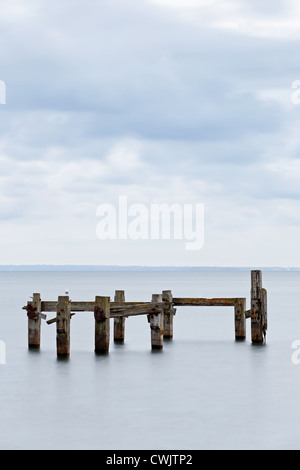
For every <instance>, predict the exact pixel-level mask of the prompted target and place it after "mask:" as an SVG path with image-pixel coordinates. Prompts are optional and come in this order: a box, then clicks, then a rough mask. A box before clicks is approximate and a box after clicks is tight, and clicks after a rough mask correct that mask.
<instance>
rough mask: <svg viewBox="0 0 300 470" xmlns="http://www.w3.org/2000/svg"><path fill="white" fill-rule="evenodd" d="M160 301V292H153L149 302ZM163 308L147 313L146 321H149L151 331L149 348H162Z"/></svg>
mask: <svg viewBox="0 0 300 470" xmlns="http://www.w3.org/2000/svg"><path fill="white" fill-rule="evenodd" d="M156 302H162V295H161V294H153V295H152V300H151V303H154V304H155V303H156ZM163 321H164V320H163V309H161V311H160V312H159V313H150V314H149V315H148V322H149V323H150V331H151V348H152V349H162V348H163V342H164V336H163V334H164V330H163V328H164V324H163Z"/></svg>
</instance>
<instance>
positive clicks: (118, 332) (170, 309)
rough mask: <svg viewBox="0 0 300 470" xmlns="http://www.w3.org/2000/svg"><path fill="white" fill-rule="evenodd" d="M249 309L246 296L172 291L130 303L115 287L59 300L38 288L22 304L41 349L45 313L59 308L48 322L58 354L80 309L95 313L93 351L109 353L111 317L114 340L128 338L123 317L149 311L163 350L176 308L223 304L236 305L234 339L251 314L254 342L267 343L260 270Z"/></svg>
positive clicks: (154, 339) (156, 343)
mask: <svg viewBox="0 0 300 470" xmlns="http://www.w3.org/2000/svg"><path fill="white" fill-rule="evenodd" d="M250 297H251V298H250V309H249V310H246V298H212V299H207V298H200V297H197V298H187V297H173V295H172V291H171V290H164V291H162V293H161V294H153V295H152V298H151V302H126V301H125V292H124V291H122V290H116V291H115V296H114V300H113V301H111V299H110V297H103V296H96V297H95V300H94V301H71V300H70V299H69V296H67V295H65V296H59V297H58V300H57V301H43V300H41V296H40V294H38V293H35V294H33V297H32V300H30V301H28V302H27V305H26V306H25V307H23V309H25V310H26V311H27V317H28V347H29V349H39V348H40V337H41V320H42V319H46V315H45V314H46V313H49V312H56V316H55V317H54V318H52V319H50V320H48V321H47V324H48V325H51V324H52V323H56V349H57V356H58V357H69V355H70V329H71V328H70V325H71V318H72V316H73V315H75V314H77V313H79V312H94V320H95V353H96V354H108V352H109V342H110V320H111V319H113V321H114V341H115V342H116V343H124V340H125V319H126V318H128V317H131V316H137V315H147V319H148V322H149V324H150V338H151V349H152V350H155V349H158V350H162V349H163V342H164V340H166V339H172V338H173V319H174V315H175V313H176V310H177V309H176V308H175V307H182V306H194V307H200V306H204V307H208V306H214V307H216V306H222V307H233V308H234V327H235V339H236V340H237V341H241V340H245V339H246V320H247V318H250V319H251V341H252V343H254V344H264V343H265V342H266V332H267V291H266V289H264V288H263V287H262V273H261V271H260V270H253V271H251V291H250Z"/></svg>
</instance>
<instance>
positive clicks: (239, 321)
mask: <svg viewBox="0 0 300 470" xmlns="http://www.w3.org/2000/svg"><path fill="white" fill-rule="evenodd" d="M245 312H246V299H244V298H240V299H236V301H235V304H234V323H235V339H236V340H237V341H238V340H244V339H246V313H245Z"/></svg>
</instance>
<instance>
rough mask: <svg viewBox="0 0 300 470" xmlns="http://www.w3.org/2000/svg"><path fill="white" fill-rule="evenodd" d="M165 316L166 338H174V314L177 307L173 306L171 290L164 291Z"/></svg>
mask: <svg viewBox="0 0 300 470" xmlns="http://www.w3.org/2000/svg"><path fill="white" fill-rule="evenodd" d="M162 301H163V302H164V306H163V313H164V314H163V316H164V338H168V339H171V338H173V316H174V315H175V313H176V309H175V308H173V306H172V302H173V296H172V292H171V291H170V290H163V291H162Z"/></svg>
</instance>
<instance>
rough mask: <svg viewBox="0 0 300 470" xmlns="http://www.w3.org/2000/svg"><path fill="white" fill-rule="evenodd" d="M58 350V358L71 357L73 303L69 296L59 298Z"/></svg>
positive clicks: (57, 318) (57, 317)
mask: <svg viewBox="0 0 300 470" xmlns="http://www.w3.org/2000/svg"><path fill="white" fill-rule="evenodd" d="M56 312H57V315H56V349H57V356H58V357H69V355H70V323H71V302H70V299H69V296H68V295H62V296H59V297H58V302H57V306H56Z"/></svg>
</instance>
